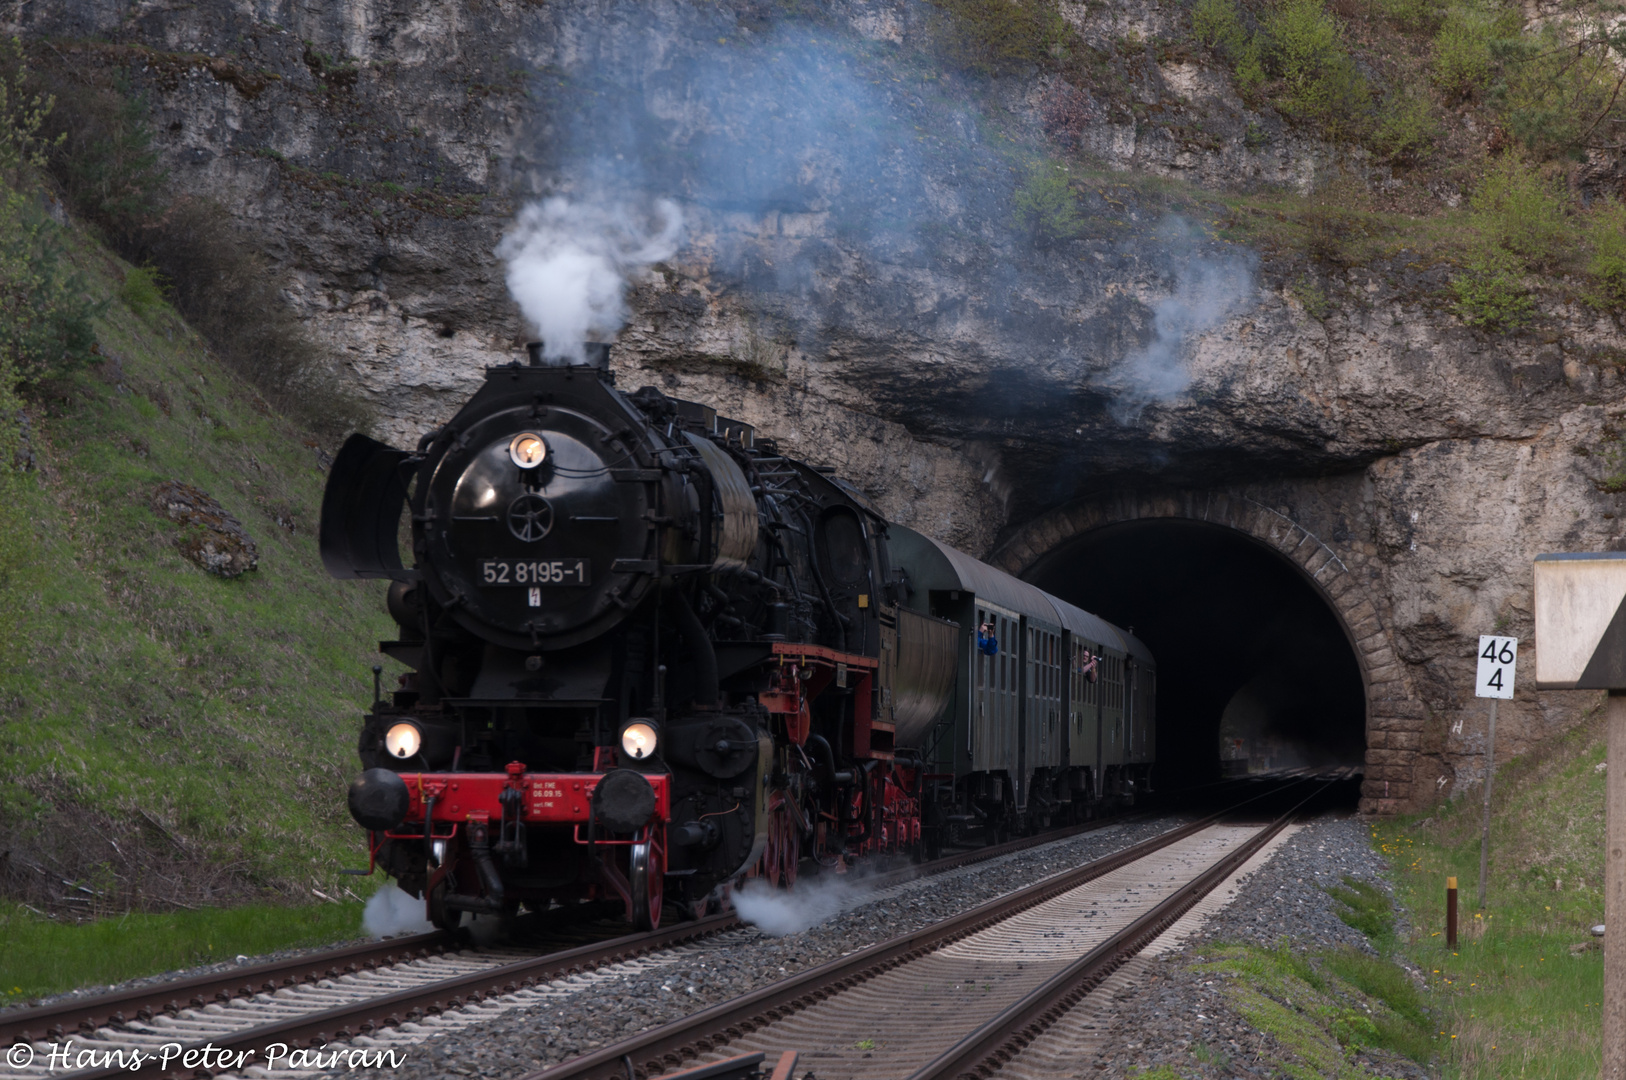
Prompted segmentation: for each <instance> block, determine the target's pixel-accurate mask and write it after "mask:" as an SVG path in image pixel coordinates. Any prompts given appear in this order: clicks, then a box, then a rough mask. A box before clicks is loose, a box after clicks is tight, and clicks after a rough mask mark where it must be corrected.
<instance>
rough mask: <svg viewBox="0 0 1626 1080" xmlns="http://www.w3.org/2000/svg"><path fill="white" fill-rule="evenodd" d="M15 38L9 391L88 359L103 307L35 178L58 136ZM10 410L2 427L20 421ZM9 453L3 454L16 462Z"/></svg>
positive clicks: (10, 43)
mask: <svg viewBox="0 0 1626 1080" xmlns="http://www.w3.org/2000/svg"><path fill="white" fill-rule="evenodd" d="M28 82H29V79H28V66H27V64H26V63H25V61H24V57H23V52H22V46H21V45H20V44H19V43H18V42H17V41H16V39H4V40H0V381H3V382H4V390H5V391H6V392H7V393H10V392H12V391H15V390H16V389H17V388H18V387H19V386H23V387H27V386H37V385H38V384H40V383H41V382H43V381H44V380H46V379H49V378H52V377H54V376H58V375H62V374H66V373H67V372H68V371H70V370H72V369H73V368H74V367H77V366H78V365H80V364H82V363H85V362H86V361H88V360H89V359H90V356H91V355H92V351H93V349H94V347H95V344H96V332H95V328H94V326H93V325H92V323H91V320H92V319H94V318H95V317H96V315H98V314H99V313H100V308H99V307H98V305H96V304H95V303H93V302H91V301H90V300H89V299H87V297H86V289H85V288H84V285H83V282H82V280H81V279H80V276H79V275H78V274H77V272H75V271H74V269H73V268H72V267H71V266H70V265H69V264H68V261H67V260H66V258H64V256H63V251H62V242H61V237H60V235H59V233H60V227H59V226H58V225H57V224H56V222H54V221H52V220H51V218H50V216H49V215H48V214H46V212H45V210H44V208H43V206H42V204H41V193H40V191H39V190H38V188H37V185H36V183H35V177H36V175H37V173H38V170H39V169H40V168H41V167H42V166H43V165H44V164H45V160H46V155H47V154H48V153H49V152H50V150H51V147H52V144H53V140H52V139H50V138H49V137H48V135H47V132H48V130H49V129H48V127H47V122H48V120H49V118H50V114H51V109H52V105H53V100H52V98H51V97H50V95H48V94H42V93H37V92H31V91H30V90H29V88H28ZM14 413H15V410H13V411H12V412H11V413H6V414H3V415H0V428H10V427H15V421H14V420H13V418H12V417H13V415H14ZM10 462H11V457H10V455H6V456H4V457H0V465H4V466H8V467H9V465H10Z"/></svg>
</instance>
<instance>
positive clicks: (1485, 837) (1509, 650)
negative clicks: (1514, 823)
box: [1474, 634, 1519, 909]
mask: <svg viewBox="0 0 1626 1080" xmlns="http://www.w3.org/2000/svg"><path fill="white" fill-rule="evenodd" d="M1518 659H1519V639H1518V638H1514V637H1497V636H1496V635H1494V634H1481V635H1479V670H1478V672H1477V674H1476V675H1475V676H1474V696H1475V697H1482V698H1490V727H1489V729H1488V732H1487V734H1486V737H1485V821H1484V824H1483V825H1481V826H1480V829H1479V906H1480V908H1481V909H1483V908H1484V907H1485V870H1486V867H1487V866H1488V865H1489V862H1490V799H1491V778H1492V777H1493V776H1495V775H1496V703H1497V702H1498V701H1507V700H1509V699H1511V698H1512V697H1513V666H1514V664H1515V663H1517V662H1518Z"/></svg>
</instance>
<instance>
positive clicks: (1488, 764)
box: [1479, 698, 1496, 911]
mask: <svg viewBox="0 0 1626 1080" xmlns="http://www.w3.org/2000/svg"><path fill="white" fill-rule="evenodd" d="M1490 703H1491V712H1490V733H1489V735H1487V736H1486V738H1485V821H1484V824H1482V825H1481V826H1480V828H1479V908H1480V910H1481V911H1483V910H1484V908H1485V868H1486V864H1487V863H1488V862H1489V861H1490V799H1491V780H1492V779H1493V778H1494V777H1495V776H1496V699H1495V698H1491V699H1490Z"/></svg>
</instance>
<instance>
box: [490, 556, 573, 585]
mask: <svg viewBox="0 0 1626 1080" xmlns="http://www.w3.org/2000/svg"><path fill="white" fill-rule="evenodd" d="M592 576H593V571H592V566H591V565H590V564H589V563H588V560H586V559H546V560H541V561H536V562H531V561H527V560H523V559H482V560H480V584H482V585H494V586H499V587H500V586H503V585H516V586H521V587H525V586H535V585H590V584H592Z"/></svg>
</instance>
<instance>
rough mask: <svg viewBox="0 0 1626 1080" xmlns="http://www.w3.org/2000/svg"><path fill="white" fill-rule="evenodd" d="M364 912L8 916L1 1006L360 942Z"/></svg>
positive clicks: (328, 908)
mask: <svg viewBox="0 0 1626 1080" xmlns="http://www.w3.org/2000/svg"><path fill="white" fill-rule="evenodd" d="M360 925H361V904H360V903H359V902H356V901H351V902H348V903H342V904H340V903H333V904H318V905H315V906H307V907H297V908H292V907H272V906H270V905H266V904H247V905H244V906H242V907H233V908H207V909H204V910H202V911H178V912H173V913H170V914H163V915H155V914H145V913H139V912H137V913H130V914H125V915H120V916H117V917H110V918H106V919H102V920H100V921H98V922H92V923H85V924H82V925H75V924H64V923H60V922H51V921H48V920H45V919H41V918H39V917H38V916H36V915H33V914H31V913H29V912H27V911H26V910H24V909H22V908H20V907H19V908H11V909H9V910H5V909H0V940H3V941H4V942H5V948H4V949H0V1005H7V1004H12V1003H15V1002H19V1001H26V1000H29V999H30V998H36V997H41V996H43V995H45V994H52V993H58V992H60V991H62V990H68V989H72V988H73V987H77V986H98V985H107V984H111V983H119V982H123V981H124V980H126V979H134V978H139V977H141V976H143V975H151V974H154V973H156V972H161V971H174V970H177V969H180V968H186V967H192V966H195V965H198V964H210V963H218V962H220V961H222V960H231V959H233V958H234V957H236V956H239V955H243V956H260V955H264V954H266V953H270V952H275V951H276V950H278V949H290V948H297V947H300V946H308V945H325V944H328V943H330V942H334V941H342V940H344V939H346V938H351V937H355V936H356V935H357V927H359V926H360Z"/></svg>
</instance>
